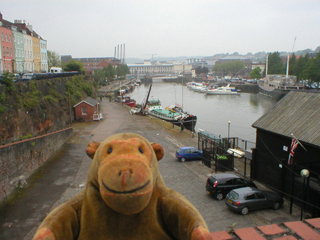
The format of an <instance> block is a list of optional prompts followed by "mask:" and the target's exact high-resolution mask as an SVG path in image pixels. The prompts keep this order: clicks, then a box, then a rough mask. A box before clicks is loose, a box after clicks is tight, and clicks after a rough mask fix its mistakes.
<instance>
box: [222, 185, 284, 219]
mask: <svg viewBox="0 0 320 240" xmlns="http://www.w3.org/2000/svg"><path fill="white" fill-rule="evenodd" d="M225 203H226V205H227V206H228V208H229V209H231V210H232V211H235V212H239V213H241V214H243V215H246V214H248V212H249V211H252V210H258V209H264V208H273V209H274V210H277V209H279V208H280V207H281V206H282V205H283V198H282V197H281V196H280V195H279V194H277V193H274V192H270V191H260V190H258V189H257V188H254V187H244V188H238V189H234V190H232V191H231V192H229V193H228V194H227V197H226V201H225Z"/></svg>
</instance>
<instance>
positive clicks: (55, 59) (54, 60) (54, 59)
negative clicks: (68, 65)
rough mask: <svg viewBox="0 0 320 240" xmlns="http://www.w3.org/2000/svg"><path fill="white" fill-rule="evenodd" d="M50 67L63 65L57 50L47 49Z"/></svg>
mask: <svg viewBox="0 0 320 240" xmlns="http://www.w3.org/2000/svg"><path fill="white" fill-rule="evenodd" d="M47 56H48V67H49V68H51V67H61V60H60V55H59V54H58V53H56V52H55V51H49V50H48V51H47Z"/></svg>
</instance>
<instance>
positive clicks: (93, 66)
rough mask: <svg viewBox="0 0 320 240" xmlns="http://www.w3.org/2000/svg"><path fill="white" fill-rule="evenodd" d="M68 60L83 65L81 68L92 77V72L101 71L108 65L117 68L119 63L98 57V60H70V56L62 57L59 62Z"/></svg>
mask: <svg viewBox="0 0 320 240" xmlns="http://www.w3.org/2000/svg"><path fill="white" fill-rule="evenodd" d="M70 60H76V61H78V62H82V63H83V67H84V69H85V72H86V74H87V75H92V74H93V71H94V70H97V69H103V68H104V67H107V66H108V65H110V64H111V65H112V66H119V65H121V64H122V63H121V61H120V60H119V59H117V58H114V57H100V58H72V56H71V55H62V56H61V62H62V63H67V62H69V61H70Z"/></svg>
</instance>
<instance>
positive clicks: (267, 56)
mask: <svg viewBox="0 0 320 240" xmlns="http://www.w3.org/2000/svg"><path fill="white" fill-rule="evenodd" d="M268 58H269V53H267V58H266V77H267V76H268Z"/></svg>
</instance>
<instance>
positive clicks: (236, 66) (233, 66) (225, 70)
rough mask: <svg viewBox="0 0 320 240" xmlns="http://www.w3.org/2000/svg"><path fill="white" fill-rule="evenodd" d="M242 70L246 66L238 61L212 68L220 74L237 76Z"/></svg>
mask: <svg viewBox="0 0 320 240" xmlns="http://www.w3.org/2000/svg"><path fill="white" fill-rule="evenodd" d="M242 69H245V65H244V63H243V62H242V61H241V60H238V61H230V62H225V63H221V64H217V65H215V66H214V67H213V68H212V71H215V72H219V73H221V74H223V75H228V74H232V75H236V74H237V72H239V71H240V70H242Z"/></svg>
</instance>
